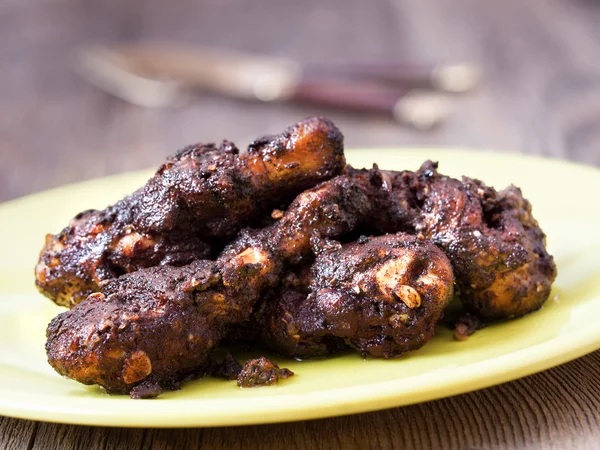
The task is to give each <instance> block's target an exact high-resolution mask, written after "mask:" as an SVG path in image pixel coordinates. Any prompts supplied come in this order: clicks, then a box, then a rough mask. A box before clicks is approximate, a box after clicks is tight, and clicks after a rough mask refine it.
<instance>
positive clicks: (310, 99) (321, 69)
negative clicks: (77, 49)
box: [79, 43, 478, 129]
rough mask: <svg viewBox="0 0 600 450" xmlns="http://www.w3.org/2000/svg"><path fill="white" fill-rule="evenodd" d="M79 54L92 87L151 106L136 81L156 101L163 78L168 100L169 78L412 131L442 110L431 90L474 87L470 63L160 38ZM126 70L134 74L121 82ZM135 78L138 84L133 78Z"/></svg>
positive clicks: (440, 116) (443, 102) (445, 107)
mask: <svg viewBox="0 0 600 450" xmlns="http://www.w3.org/2000/svg"><path fill="white" fill-rule="evenodd" d="M79 59H80V64H79V66H80V68H81V67H82V66H85V64H81V61H86V60H87V61H88V64H87V67H86V69H85V70H83V71H81V72H82V73H83V74H84V75H85V76H86V77H87V78H88V79H90V78H91V79H90V81H92V82H94V84H96V85H97V86H99V87H101V88H103V89H104V90H107V91H109V92H110V93H112V94H113V95H117V96H118V97H121V98H125V99H126V100H128V101H132V100H134V101H133V102H134V103H136V104H143V105H144V106H152V105H148V103H152V101H151V102H148V101H147V100H146V101H144V99H143V98H139V97H143V95H142V96H140V95H139V91H140V85H144V86H145V87H146V89H148V90H149V91H150V92H151V93H152V95H151V97H152V98H153V99H155V98H156V97H159V98H160V97H161V96H160V95H157V93H156V92H155V90H156V86H155V85H152V82H154V83H156V82H160V81H157V80H164V82H165V83H171V84H170V85H169V84H167V85H166V86H165V91H167V93H168V95H163V97H167V98H168V97H175V95H174V94H173V83H174V82H175V83H178V85H179V86H180V87H181V86H188V87H195V88H200V89H203V90H206V91H211V92H216V93H219V94H222V95H226V96H229V97H234V98H240V99H245V100H260V101H264V102H274V101H294V102H301V103H307V104H313V105H320V106H326V107H333V108H338V109H344V110H353V111H359V112H370V113H379V114H386V115H392V116H393V117H394V118H395V119H396V120H397V121H398V122H401V123H405V124H409V125H412V126H414V127H416V128H419V129H429V128H431V127H433V126H435V125H436V124H438V123H440V122H441V121H443V120H444V119H445V118H446V117H447V116H448V114H449V104H448V99H447V98H446V97H445V96H444V95H441V94H440V93H439V92H435V90H438V91H445V92H464V91H466V90H469V89H472V88H473V87H474V85H475V83H476V82H477V77H478V76H477V75H478V74H477V72H476V70H475V69H474V68H473V67H471V66H469V65H440V66H432V67H427V66H413V67H410V66H407V65H401V64H395V63H376V64H371V63H331V64H326V65H325V64H306V65H300V64H299V63H297V62H295V61H293V60H289V59H284V58H274V57H267V56H259V55H249V54H245V53H238V52H232V51H223V50H216V49H209V48H185V47H182V46H180V45H168V44H161V43H157V44H130V45H121V46H117V47H113V48H110V49H109V48H102V47H95V48H92V47H88V48H86V49H84V50H83V51H82V52H81V54H80V58H79ZM89 60H94V61H95V62H96V65H97V66H101V67H102V68H103V70H102V74H103V77H102V81H103V82H104V86H101V84H102V83H99V82H98V72H99V70H98V67H90V64H89ZM111 68H112V71H111ZM90 69H91V70H90ZM127 74H131V75H133V76H134V77H138V78H133V79H127V80H125V78H127V76H126V75H127ZM124 75H125V76H124ZM136 79H137V80H138V81H140V83H136V82H135V80H136ZM123 84H127V85H129V86H130V87H131V86H133V87H135V89H134V91H135V92H136V93H138V94H137V95H136V96H135V97H136V98H135V99H132V98H131V97H132V95H131V93H129V92H128V88H126V87H124V86H123ZM426 89H427V90H426ZM124 93H126V94H127V95H126V96H124V95H123V94H124ZM140 100H142V101H140ZM159 103H160V102H159ZM166 103H168V102H166ZM156 106H160V105H156Z"/></svg>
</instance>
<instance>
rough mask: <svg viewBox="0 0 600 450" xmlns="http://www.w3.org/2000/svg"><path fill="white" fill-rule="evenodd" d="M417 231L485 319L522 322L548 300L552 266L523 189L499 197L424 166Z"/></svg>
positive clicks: (418, 189)
mask: <svg viewBox="0 0 600 450" xmlns="http://www.w3.org/2000/svg"><path fill="white" fill-rule="evenodd" d="M414 189H415V192H416V194H417V197H418V200H419V203H420V204H421V206H420V210H421V211H420V218H419V220H418V223H417V225H416V228H417V231H418V233H420V235H421V236H422V237H424V238H426V239H431V240H432V241H433V242H434V243H436V244H437V245H438V246H440V248H442V249H443V250H444V252H445V253H446V255H448V257H449V258H450V261H452V264H453V266H454V271H455V275H456V280H457V284H458V287H459V290H460V298H461V300H462V302H463V304H464V305H465V307H466V308H467V309H468V310H469V311H471V312H473V313H474V314H476V315H477V316H479V317H481V318H482V319H484V320H494V319H509V318H514V317H520V316H522V315H524V314H527V313H529V312H531V311H535V310H537V309H539V308H540V307H541V306H542V305H543V304H544V302H545V301H546V300H547V298H548V296H549V295H550V289H551V285H552V282H553V281H554V279H555V278H556V266H555V264H554V260H553V258H552V256H550V255H549V254H548V252H547V251H546V248H545V243H546V242H545V241H546V236H545V234H544V233H543V231H542V230H541V229H540V227H539V225H538V223H537V221H536V220H535V219H534V217H533V215H532V213H531V204H530V203H529V202H528V201H527V200H526V199H524V198H523V196H522V193H521V190H520V189H518V188H516V187H514V186H510V187H509V188H507V189H505V190H503V191H496V190H495V189H493V188H491V187H487V186H486V185H485V184H484V183H483V182H481V181H478V180H473V179H470V178H466V177H463V179H462V181H459V180H456V179H453V178H449V177H446V176H443V175H440V174H439V173H438V172H437V164H434V163H432V162H430V161H428V162H426V163H425V164H424V165H423V166H422V167H421V169H419V171H418V172H416V174H415V180H414Z"/></svg>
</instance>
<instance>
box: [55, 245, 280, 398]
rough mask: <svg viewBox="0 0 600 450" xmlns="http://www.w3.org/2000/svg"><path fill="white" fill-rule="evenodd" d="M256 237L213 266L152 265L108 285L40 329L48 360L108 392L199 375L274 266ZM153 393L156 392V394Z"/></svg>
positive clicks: (272, 277) (270, 281)
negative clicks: (45, 328)
mask: <svg viewBox="0 0 600 450" xmlns="http://www.w3.org/2000/svg"><path fill="white" fill-rule="evenodd" d="M265 242H268V239H265V236H263V235H261V233H257V234H251V233H244V234H243V236H242V237H241V238H240V239H238V240H237V241H236V242H235V243H234V244H233V245H232V246H231V247H230V248H228V249H227V250H226V251H225V252H224V254H223V255H222V256H221V257H220V258H219V259H218V260H217V261H202V260H201V261H195V262H193V263H191V264H189V265H187V266H184V267H172V266H158V267H153V268H148V269H142V270H139V271H137V272H133V273H131V274H127V275H123V276H121V277H119V278H117V279H113V280H110V281H108V282H107V283H106V284H105V286H104V287H103V289H102V292H101V293H100V292H98V293H94V294H92V295H90V296H89V297H88V298H87V299H86V300H85V301H84V302H82V303H80V304H79V305H77V306H76V307H74V308H73V309H71V310H68V311H66V312H64V313H62V314H59V315H58V316H57V317H56V318H54V320H52V322H51V323H50V325H49V326H48V330H47V337H48V340H47V344H46V350H47V352H48V361H49V363H50V364H51V365H52V366H53V367H54V369H55V370H56V371H57V372H58V373H60V374H61V375H65V376H68V377H70V378H73V379H75V380H77V381H79V382H81V383H84V384H99V385H101V386H103V387H104V388H106V390H107V391H108V392H110V393H119V394H125V393H128V392H129V393H130V394H131V395H132V396H136V393H137V392H140V391H145V390H147V389H146V386H159V387H160V389H174V388H177V387H178V386H179V384H180V383H181V382H182V381H184V380H186V379H188V378H190V377H193V376H194V375H195V374H201V372H202V369H203V367H204V364H205V363H207V362H208V357H209V354H210V352H211V351H212V350H213V349H214V348H215V346H216V345H217V344H218V343H219V342H220V340H221V339H222V338H223V336H224V335H225V334H226V332H227V330H228V326H229V325H230V324H233V323H239V322H241V321H243V320H246V319H247V318H248V316H249V315H250V312H251V308H252V306H253V304H254V302H255V301H256V299H257V296H258V295H259V293H260V292H262V291H263V290H264V289H265V288H267V287H269V286H272V285H274V284H275V282H276V281H277V280H278V273H279V271H280V265H279V264H278V260H277V258H275V257H274V255H273V254H272V252H271V251H270V250H269V248H268V247H269V246H268V244H265ZM157 391H158V392H160V390H157Z"/></svg>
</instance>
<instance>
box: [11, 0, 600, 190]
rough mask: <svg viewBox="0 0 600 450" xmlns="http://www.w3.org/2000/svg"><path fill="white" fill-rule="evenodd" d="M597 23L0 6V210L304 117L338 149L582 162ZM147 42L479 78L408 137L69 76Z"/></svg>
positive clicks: (296, 112) (521, 14)
mask: <svg viewBox="0 0 600 450" xmlns="http://www.w3.org/2000/svg"><path fill="white" fill-rule="evenodd" d="M598 24H600V2H597V1H593V0H572V1H567V0H529V1H522V0H497V1H481V0H452V1H450V0H418V1H411V0H371V1H359V0H334V1H320V0H303V1H276V0H254V1H249V0H246V1H244V0H196V1H191V0H188V1H186V0H173V1H160V0H103V1H83V0H0V56H1V57H2V59H1V61H0V201H4V200H8V199H11V198H15V197H18V196H22V195H25V194H28V193H31V192H35V191H39V190H42V189H45V188H49V187H53V186H57V185H61V184H65V183H69V182H74V181H79V180H83V179H87V178H92V177H98V176H103V175H107V174H112V173H117V172H123V171H127V170H133V169H140V168H146V167H154V166H158V165H159V164H160V163H161V161H162V160H163V159H164V157H165V156H167V155H168V154H171V153H173V152H174V151H175V150H177V149H178V148H180V147H182V146H184V145H187V144H190V143H194V142H199V141H202V142H207V141H220V140H221V139H223V138H227V139H229V140H232V141H234V142H236V143H237V144H238V146H240V147H241V148H242V147H245V146H246V145H247V144H248V143H249V142H250V141H251V140H253V139H254V138H256V137H258V136H260V135H264V134H269V133H276V132H279V131H281V130H282V129H283V128H284V127H286V126H287V125H289V124H291V123H293V122H295V121H297V120H299V119H301V118H303V117H306V116H309V115H315V114H321V115H327V116H328V117H330V118H331V119H332V120H333V121H334V122H335V123H336V124H337V125H338V126H339V127H340V128H341V129H342V131H343V132H344V134H345V136H346V146H347V147H348V148H351V147H374V146H377V147H402V146H429V147H438V146H453V147H457V146H458V147H476V148H478V149H482V151H492V150H493V151H499V152H502V151H512V152H524V153H530V154H540V155H548V156H554V157H560V158H567V159H571V160H575V161H580V162H585V163H589V164H594V165H598V164H600V27H599V26H598ZM147 42H168V43H170V44H171V45H175V46H178V45H185V46H186V48H188V49H195V48H197V49H201V48H203V47H211V48H217V49H228V50H236V51H238V52H249V53H253V54H263V55H271V56H273V57H279V58H286V59H288V60H292V61H295V62H297V63H301V64H308V63H311V64H313V65H315V64H316V65H321V66H323V65H325V66H326V65H327V64H329V63H331V62H332V61H337V62H346V63H355V62H370V63H374V64H383V65H386V64H388V65H389V64H392V65H393V64H399V65H400V66H401V67H404V66H410V67H418V68H419V73H420V76H421V77H425V76H426V75H427V72H428V71H433V70H434V69H435V67H438V66H439V65H440V64H448V63H450V64H453V63H464V62H467V63H468V64H469V65H470V67H471V68H473V69H476V71H477V73H479V74H480V75H481V78H480V79H479V82H478V83H477V85H476V86H473V89H470V90H469V91H468V92H465V93H462V94H448V95H446V94H443V96H444V98H445V100H446V103H447V106H449V107H450V113H449V114H448V115H447V116H446V115H445V114H444V120H443V123H441V124H439V125H438V126H436V127H432V128H431V129H428V130H417V129H415V128H414V127H412V126H410V125H407V124H400V123H398V122H397V121H395V120H394V119H393V117H392V115H391V114H385V113H378V114H371V113H357V112H352V111H349V110H347V109H344V108H325V107H323V106H319V105H314V104H298V103H296V102H291V101H281V102H260V101H247V100H239V99H235V98H229V97H226V96H222V95H220V94H217V93H214V92H201V91H200V90H198V89H194V92H193V93H192V94H190V95H186V97H185V98H186V101H185V102H184V103H183V104H180V105H178V106H175V105H168V106H163V107H153V108H147V107H141V106H137V105H135V104H132V103H130V102H128V101H126V100H123V99H122V98H118V97H116V96H114V95H110V94H108V93H106V92H105V91H104V90H102V89H98V88H97V87H95V86H93V85H92V84H91V83H90V82H89V78H86V77H85V76H82V75H81V70H78V69H77V67H78V66H77V62H76V61H77V58H76V55H77V51H81V49H82V48H83V49H86V48H91V47H90V46H99V45H101V46H104V48H109V49H112V48H117V47H118V46H121V45H124V44H128V45H130V44H143V43H147ZM401 70H404V69H401ZM400 91H401V92H404V87H402V89H400ZM440 95H441V94H440ZM398 98H399V99H402V98H403V94H402V95H400V96H399V97H398ZM401 154H402V152H401V150H398V155H399V158H401ZM425 157H426V153H425V152H424V158H425ZM399 161H401V159H399ZM400 165H401V164H400ZM398 168H401V167H398Z"/></svg>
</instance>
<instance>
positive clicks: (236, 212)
mask: <svg viewBox="0 0 600 450" xmlns="http://www.w3.org/2000/svg"><path fill="white" fill-rule="evenodd" d="M344 165H345V161H344V154H343V137H342V134H341V133H340V132H339V130H338V129H337V128H336V127H335V126H334V125H333V123H331V122H330V121H329V120H327V119H323V118H310V119H306V120H303V121H301V122H298V123H297V124H295V125H293V126H292V127H290V128H288V129H287V130H285V131H284V132H283V133H282V134H280V135H277V136H268V137H264V138H261V139H258V140H256V141H255V142H253V143H252V144H250V146H249V147H248V151H247V152H246V153H243V154H242V153H240V152H239V150H238V149H237V147H236V146H235V145H234V144H233V143H231V142H227V141H224V142H223V143H222V144H221V145H220V146H219V147H217V146H215V145H214V144H207V145H200V144H199V145H192V146H190V147H186V148H184V149H183V150H181V151H180V152H178V153H177V154H175V155H174V156H173V157H171V158H169V159H168V160H167V162H166V163H165V164H163V165H162V166H161V167H160V168H159V169H158V171H157V172H156V174H155V175H154V176H153V177H152V178H151V179H150V180H149V181H148V182H147V183H146V185H144V186H143V187H142V188H140V189H138V190H137V191H136V192H134V193H133V194H132V195H130V196H128V197H126V198H124V199H123V200H121V201H119V202H118V203H116V204H115V205H113V206H109V207H108V208H106V209H105V210H102V211H97V210H89V211H84V212H82V213H80V214H78V215H77V216H76V217H75V218H74V219H73V220H72V221H71V223H70V224H69V226H67V227H66V228H65V229H64V230H62V231H61V232H60V233H59V234H58V235H50V234H49V235H48V236H47V237H46V244H45V246H44V248H43V250H42V252H41V254H40V259H39V262H38V264H37V266H36V269H35V274H36V285H37V287H38V288H39V290H40V291H41V292H42V293H43V294H44V295H46V296H48V297H49V298H51V299H52V300H54V301H55V302H56V303H58V304H59V305H63V306H68V307H72V306H74V305H76V304H77V303H79V302H80V301H82V300H83V299H85V298H86V297H87V296H88V295H89V294H91V293H93V292H96V291H99V286H100V283H101V282H102V281H104V280H108V279H111V278H115V277H118V276H119V275H123V274H125V273H129V272H134V271H136V270H138V269H141V268H143V267H152V266H157V265H174V266H182V265H185V264H189V263H191V262H192V261H194V260H197V259H202V258H207V257H209V256H210V255H211V254H212V253H213V252H214V251H215V250H218V248H219V244H221V245H220V246H221V247H222V245H223V244H224V243H227V242H228V241H230V240H231V239H232V238H233V237H235V234H236V233H237V232H238V231H239V230H240V229H241V228H243V227H244V226H247V225H252V224H256V222H258V221H259V220H260V219H261V218H262V217H264V215H265V214H266V213H267V212H270V211H271V210H272V209H273V208H276V207H280V206H281V205H282V204H283V205H285V204H286V203H287V202H289V201H291V200H292V199H293V198H294V197H295V196H296V195H297V194H298V193H300V192H302V191H303V190H304V189H306V188H309V187H312V186H314V185H315V184H317V183H318V182H320V181H323V180H326V179H329V178H331V177H332V176H335V175H337V174H338V173H340V171H341V170H342V169H343V167H344Z"/></svg>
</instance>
